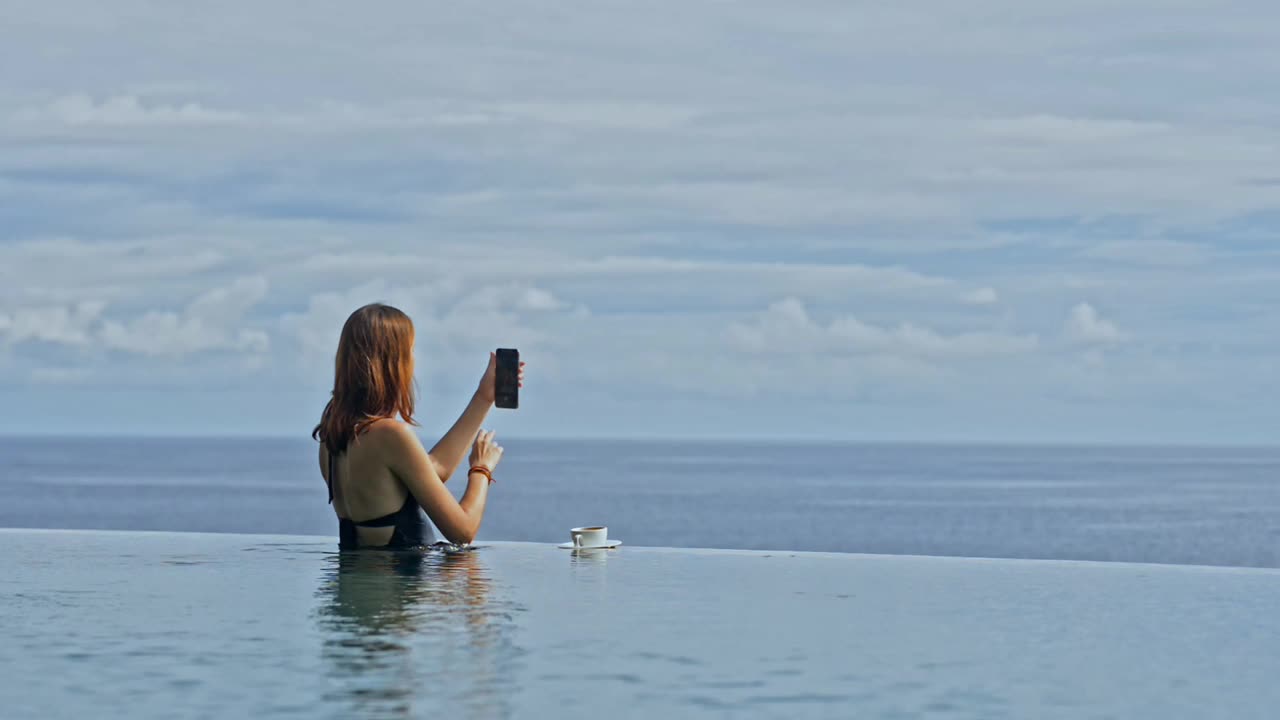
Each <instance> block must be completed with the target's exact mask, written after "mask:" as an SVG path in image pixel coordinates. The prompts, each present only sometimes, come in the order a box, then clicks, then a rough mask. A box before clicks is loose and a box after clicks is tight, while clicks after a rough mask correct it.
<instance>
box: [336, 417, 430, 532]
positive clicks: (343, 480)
mask: <svg viewBox="0 0 1280 720" xmlns="http://www.w3.org/2000/svg"><path fill="white" fill-rule="evenodd" d="M393 422H395V421H391V420H386V421H380V422H377V423H374V424H373V425H372V426H370V427H369V429H368V430H367V431H365V432H364V433H362V434H361V435H359V436H358V437H357V438H355V439H354V440H353V441H352V443H351V444H350V446H348V447H347V450H346V452H344V453H342V454H341V455H338V456H336V457H334V458H333V465H332V467H333V472H334V476H335V477H330V476H329V468H330V465H329V452H328V447H327V446H326V445H325V444H324V443H320V457H319V460H320V473H321V475H323V476H324V479H325V481H326V482H327V483H329V486H330V487H331V488H332V490H333V511H334V513H335V514H337V516H338V518H339V519H343V518H346V519H349V520H351V521H353V522H355V523H361V522H365V521H367V520H370V519H372V518H378V517H383V516H386V515H390V514H392V513H394V512H396V511H397V510H399V509H400V508H401V507H402V506H403V505H404V504H405V500H406V497H407V496H408V495H409V490H408V489H407V488H406V487H405V485H404V483H402V482H401V481H400V479H399V478H397V477H396V475H395V473H394V472H392V470H391V464H390V462H391V457H390V453H389V450H390V448H388V447H387V437H386V434H387V426H388V425H389V424H390V423H393ZM357 533H358V537H359V540H360V544H361V545H369V546H376V545H386V544H387V542H388V541H389V540H390V539H391V536H392V533H393V528H391V527H357Z"/></svg>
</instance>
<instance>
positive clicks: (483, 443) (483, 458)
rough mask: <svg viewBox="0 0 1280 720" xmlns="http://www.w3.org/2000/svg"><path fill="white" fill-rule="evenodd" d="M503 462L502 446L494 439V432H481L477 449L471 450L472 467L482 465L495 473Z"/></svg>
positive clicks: (476, 445)
mask: <svg viewBox="0 0 1280 720" xmlns="http://www.w3.org/2000/svg"><path fill="white" fill-rule="evenodd" d="M500 462H502V446H501V445H499V444H498V443H497V442H495V441H494V439H493V431H492V430H489V431H487V432H486V431H484V430H481V431H480V434H479V435H476V444H475V447H473V448H471V467H475V466H477V465H480V466H482V467H486V468H488V469H489V472H493V471H494V470H495V469H496V468H497V467H498V463H500Z"/></svg>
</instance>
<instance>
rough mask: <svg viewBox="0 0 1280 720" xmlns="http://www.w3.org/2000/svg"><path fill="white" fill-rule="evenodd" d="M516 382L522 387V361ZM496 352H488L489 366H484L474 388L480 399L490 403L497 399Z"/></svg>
mask: <svg viewBox="0 0 1280 720" xmlns="http://www.w3.org/2000/svg"><path fill="white" fill-rule="evenodd" d="M516 382H517V383H519V384H520V387H524V362H523V361H521V363H520V375H519V377H517V378H516ZM497 385H498V354H497V353H495V352H490V353H489V367H487V368H485V371H484V376H483V377H481V378H480V387H479V389H477V390H476V395H477V396H479V398H480V399H481V400H484V401H486V402H488V403H489V404H490V405H492V404H493V403H494V401H495V400H497V397H498V387H497Z"/></svg>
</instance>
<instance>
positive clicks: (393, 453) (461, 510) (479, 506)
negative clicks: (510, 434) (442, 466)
mask: <svg viewBox="0 0 1280 720" xmlns="http://www.w3.org/2000/svg"><path fill="white" fill-rule="evenodd" d="M455 429H456V426H455ZM450 432H452V431H450ZM382 438H383V441H384V442H385V443H386V446H385V448H384V449H385V451H386V457H387V463H388V466H389V467H390V468H391V472H393V473H395V475H396V477H397V478H399V479H400V482H403V483H404V484H405V487H407V488H409V492H410V493H411V494H412V495H413V497H414V499H415V500H417V501H418V504H419V505H421V506H422V509H423V510H425V511H426V512H427V516H428V517H430V518H431V522H432V523H433V524H435V526H436V527H437V528H438V529H439V530H440V532H441V533H443V534H444V536H445V539H446V540H448V541H449V542H451V543H457V544H465V543H469V542H471V541H472V540H474V539H475V537H476V533H477V532H479V530H480V521H481V520H482V519H483V518H484V507H485V502H486V501H487V499H488V496H489V480H488V478H486V477H485V475H484V474H483V473H478V472H477V473H471V474H470V476H469V477H468V478H467V490H466V492H465V493H463V495H462V500H461V501H459V500H455V499H454V497H453V494H452V493H450V492H449V490H448V488H446V487H445V486H444V483H443V482H442V481H441V478H440V475H439V473H437V472H436V469H435V463H434V462H433V461H432V459H431V457H430V456H429V455H428V454H427V451H426V449H425V448H423V447H422V442H421V441H419V440H418V436H417V435H416V434H414V432H413V429H412V428H410V427H409V426H408V425H405V424H404V423H395V424H394V426H393V427H389V428H388V430H387V432H385V433H383V434H382ZM473 455H474V458H475V460H476V462H477V464H481V465H484V466H485V467H487V468H489V469H490V470H491V471H492V469H493V468H494V467H495V466H497V464H498V461H499V460H501V458H502V448H501V447H500V446H499V445H498V444H497V443H495V442H494V441H493V433H491V432H490V433H480V434H479V435H478V436H477V438H476V442H475V452H474V453H473Z"/></svg>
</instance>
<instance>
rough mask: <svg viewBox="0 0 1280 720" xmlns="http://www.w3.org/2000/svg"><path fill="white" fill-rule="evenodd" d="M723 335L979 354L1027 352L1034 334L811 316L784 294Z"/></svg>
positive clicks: (876, 350)
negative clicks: (823, 320) (948, 329)
mask: <svg viewBox="0 0 1280 720" xmlns="http://www.w3.org/2000/svg"><path fill="white" fill-rule="evenodd" d="M727 336H728V339H729V341H730V342H732V343H733V344H734V345H735V346H736V347H737V348H739V349H741V350H743V351H746V352H751V353H758V354H763V353H776V354H797V353H812V352H837V353H846V354H881V355H901V356H908V357H925V358H947V357H983V356H992V355H1009V354H1018V353H1025V352H1030V351H1033V350H1035V349H1036V347H1037V346H1038V345H1039V339H1038V338H1037V337H1036V336H1035V335H1015V334H1009V333H1003V332H990V331H975V332H964V333H954V334H943V333H940V332H937V331H935V330H932V329H930V328H927V327H923V326H920V325H916V324H913V323H901V324H899V325H896V326H892V327H888V326H880V325H875V324H871V323H867V322H864V321H862V320H860V319H858V318H857V317H855V316H853V315H843V316H840V317H836V318H834V319H833V320H831V321H830V322H829V323H825V324H824V323H821V322H818V321H816V320H814V319H813V318H812V317H811V316H810V314H809V312H808V310H807V308H806V307H805V306H804V304H803V303H802V302H800V301H799V300H797V299H795V298H788V299H785V300H781V301H779V302H776V303H773V304H772V305H770V306H769V308H768V309H767V310H765V311H764V312H762V313H759V314H758V315H757V316H756V317H755V318H754V319H752V320H749V321H747V322H738V323H733V324H732V325H731V326H730V327H729V329H728V331H727Z"/></svg>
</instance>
